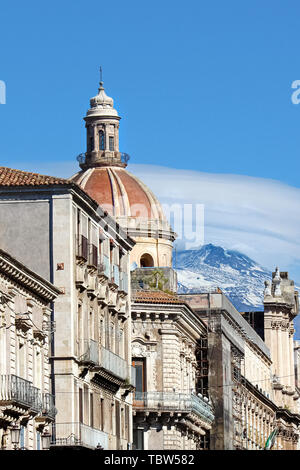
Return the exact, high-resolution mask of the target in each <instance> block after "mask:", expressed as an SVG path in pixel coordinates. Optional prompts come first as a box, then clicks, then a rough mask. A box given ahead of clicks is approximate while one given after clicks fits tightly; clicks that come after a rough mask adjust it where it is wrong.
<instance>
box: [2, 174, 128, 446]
mask: <svg viewBox="0 0 300 470" xmlns="http://www.w3.org/2000/svg"><path fill="white" fill-rule="evenodd" d="M0 184H1V186H0V221H1V224H0V238H1V241H2V245H3V247H4V248H5V249H7V250H9V251H10V252H11V253H13V255H14V256H18V257H19V259H21V261H22V262H23V263H25V264H26V265H28V266H29V267H30V268H31V269H35V270H36V271H37V272H38V273H39V274H40V275H43V276H44V277H45V278H46V279H48V280H49V281H51V282H53V283H54V284H55V285H56V286H57V287H58V288H59V289H60V291H61V295H60V296H59V298H58V299H57V302H56V304H55V307H54V310H53V314H52V318H51V320H52V321H55V324H56V331H55V336H54V341H53V344H52V350H51V357H50V361H51V367H52V369H51V374H52V393H53V394H55V406H56V408H57V415H56V419H55V425H54V426H53V430H52V441H51V445H52V448H53V449H55V448H62V447H70V446H71V447H84V448H90V449H94V448H96V447H98V448H104V449H127V448H128V446H130V444H131V442H132V432H131V429H132V418H131V416H132V411H131V407H132V394H131V393H130V392H131V390H132V389H133V386H134V375H133V374H132V367H131V351H130V349H131V341H130V338H131V315H130V302H129V297H128V293H129V282H128V279H129V254H128V253H129V251H130V250H131V248H132V247H133V246H134V242H133V240H131V239H130V238H129V237H128V236H127V234H126V233H125V232H124V231H123V230H122V229H121V228H120V227H119V226H118V225H117V224H116V223H115V221H114V220H113V219H112V218H111V217H110V216H109V215H108V214H107V213H105V212H104V211H103V210H102V209H101V208H100V207H99V206H98V204H97V203H96V202H95V201H94V200H92V199H91V198H90V197H89V196H88V195H87V194H86V193H85V192H84V191H82V189H80V188H79V187H78V186H77V185H76V184H75V183H73V182H70V181H68V180H64V179H60V178H51V177H48V176H43V175H38V174H32V173H27V172H22V171H18V170H11V169H7V168H1V169H0ZM2 221H5V223H2ZM12 233H13V235H12Z"/></svg>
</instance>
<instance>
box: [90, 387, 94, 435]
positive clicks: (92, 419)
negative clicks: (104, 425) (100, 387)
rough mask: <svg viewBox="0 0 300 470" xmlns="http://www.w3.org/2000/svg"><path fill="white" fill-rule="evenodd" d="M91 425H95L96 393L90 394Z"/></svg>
mask: <svg viewBox="0 0 300 470" xmlns="http://www.w3.org/2000/svg"><path fill="white" fill-rule="evenodd" d="M90 426H91V427H92V428H93V427H94V395H93V394H92V393H91V394H90Z"/></svg>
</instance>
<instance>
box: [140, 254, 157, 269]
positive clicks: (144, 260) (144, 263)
mask: <svg viewBox="0 0 300 470" xmlns="http://www.w3.org/2000/svg"><path fill="white" fill-rule="evenodd" d="M140 265H141V268H153V266H154V261H153V258H152V256H151V255H149V253H144V254H143V255H142V256H141V259H140Z"/></svg>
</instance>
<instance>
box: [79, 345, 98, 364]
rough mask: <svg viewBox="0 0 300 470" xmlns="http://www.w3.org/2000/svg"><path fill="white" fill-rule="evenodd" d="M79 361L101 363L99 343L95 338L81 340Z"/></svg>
mask: <svg viewBox="0 0 300 470" xmlns="http://www.w3.org/2000/svg"><path fill="white" fill-rule="evenodd" d="M79 362H81V363H83V364H94V365H98V364H99V344H98V342H97V341H94V340H93V339H83V340H82V341H81V342H80V353H79Z"/></svg>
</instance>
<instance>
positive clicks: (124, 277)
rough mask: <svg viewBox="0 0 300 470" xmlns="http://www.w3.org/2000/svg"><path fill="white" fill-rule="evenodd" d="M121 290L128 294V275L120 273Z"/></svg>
mask: <svg viewBox="0 0 300 470" xmlns="http://www.w3.org/2000/svg"><path fill="white" fill-rule="evenodd" d="M120 290H121V291H123V292H126V293H128V275H127V273H124V272H123V271H120Z"/></svg>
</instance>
